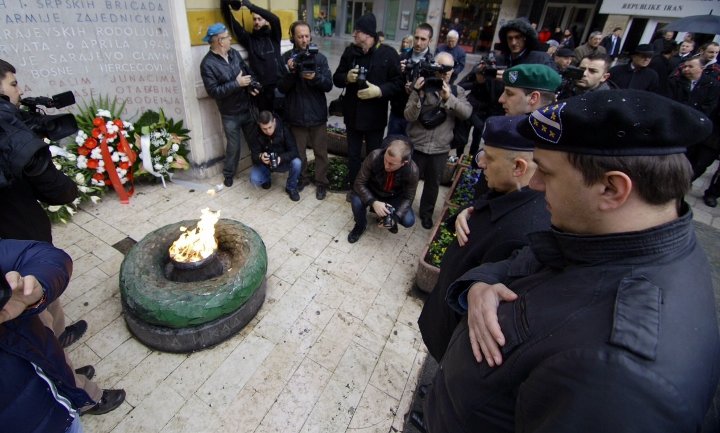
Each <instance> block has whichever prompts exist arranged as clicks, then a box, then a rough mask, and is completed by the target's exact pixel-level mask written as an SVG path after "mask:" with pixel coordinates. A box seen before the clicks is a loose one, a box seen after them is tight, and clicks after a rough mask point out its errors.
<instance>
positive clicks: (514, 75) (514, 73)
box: [508, 71, 518, 83]
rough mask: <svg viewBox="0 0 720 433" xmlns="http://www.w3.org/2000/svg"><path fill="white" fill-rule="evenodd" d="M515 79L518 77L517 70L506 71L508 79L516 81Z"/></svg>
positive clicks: (512, 81)
mask: <svg viewBox="0 0 720 433" xmlns="http://www.w3.org/2000/svg"><path fill="white" fill-rule="evenodd" d="M517 79H518V71H510V72H508V80H509V81H510V82H511V83H514V82H516V81H517Z"/></svg>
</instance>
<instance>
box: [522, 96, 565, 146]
mask: <svg viewBox="0 0 720 433" xmlns="http://www.w3.org/2000/svg"><path fill="white" fill-rule="evenodd" d="M565 105H567V104H566V103H565V102H560V103H557V104H552V105H548V106H547V107H545V108H541V109H539V110H535V111H533V112H532V114H530V116H528V122H529V123H530V127H531V128H532V129H533V131H534V132H535V134H536V135H537V136H538V137H540V138H542V139H543V140H545V141H549V142H551V143H554V144H557V143H558V142H559V141H560V136H561V135H562V118H561V117H562V110H563V108H565Z"/></svg>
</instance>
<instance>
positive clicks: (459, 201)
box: [450, 169, 482, 207]
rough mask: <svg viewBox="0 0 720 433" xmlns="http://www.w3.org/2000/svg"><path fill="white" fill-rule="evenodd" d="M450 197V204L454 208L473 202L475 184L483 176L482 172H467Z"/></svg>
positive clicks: (463, 174)
mask: <svg viewBox="0 0 720 433" xmlns="http://www.w3.org/2000/svg"><path fill="white" fill-rule="evenodd" d="M460 176H462V177H461V178H460V180H459V181H458V183H457V186H456V187H455V191H453V194H452V196H451V197H450V203H451V204H452V205H454V206H459V207H463V206H466V205H468V204H470V203H472V202H473V200H474V198H475V184H476V183H478V180H480V176H482V170H480V169H476V170H465V171H464V172H463V173H462V174H461V175H460Z"/></svg>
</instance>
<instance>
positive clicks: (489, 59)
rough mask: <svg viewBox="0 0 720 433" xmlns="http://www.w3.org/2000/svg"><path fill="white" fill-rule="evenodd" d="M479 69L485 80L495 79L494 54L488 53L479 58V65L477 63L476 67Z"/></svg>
mask: <svg viewBox="0 0 720 433" xmlns="http://www.w3.org/2000/svg"><path fill="white" fill-rule="evenodd" d="M477 67H478V68H479V69H481V68H484V69H482V74H483V76H484V77H485V78H495V77H497V72H498V68H497V62H496V61H495V54H493V53H490V54H488V55H487V56H483V57H481V58H480V63H478V66H477Z"/></svg>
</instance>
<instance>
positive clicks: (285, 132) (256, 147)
mask: <svg viewBox="0 0 720 433" xmlns="http://www.w3.org/2000/svg"><path fill="white" fill-rule="evenodd" d="M275 122H276V124H275V132H274V133H273V135H272V136H271V137H268V136H267V135H265V134H264V133H263V132H262V131H261V130H260V127H259V126H258V127H257V128H256V129H255V133H254V134H252V136H251V137H250V138H249V139H248V141H249V144H250V158H252V162H253V164H255V165H265V164H264V163H263V162H262V159H260V154H261V153H264V152H267V153H270V152H275V153H277V154H278V156H279V157H280V164H285V163H286V162H290V161H292V160H293V159H295V158H297V157H298V150H297V145H296V144H295V137H294V136H293V135H292V132H291V131H290V129H289V128H288V127H287V126H286V125H284V124H283V122H282V120H280V119H279V118H277V117H276V118H275Z"/></svg>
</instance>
